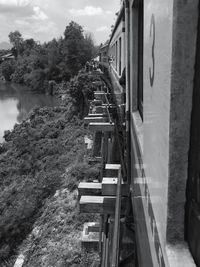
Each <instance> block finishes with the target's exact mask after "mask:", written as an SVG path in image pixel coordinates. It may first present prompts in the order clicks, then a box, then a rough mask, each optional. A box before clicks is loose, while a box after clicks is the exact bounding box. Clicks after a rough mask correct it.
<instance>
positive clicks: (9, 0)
mask: <svg viewBox="0 0 200 267" xmlns="http://www.w3.org/2000/svg"><path fill="white" fill-rule="evenodd" d="M31 2H32V0H0V4H1V5H7V6H21V7H22V6H27V5H29V4H30V3H31Z"/></svg>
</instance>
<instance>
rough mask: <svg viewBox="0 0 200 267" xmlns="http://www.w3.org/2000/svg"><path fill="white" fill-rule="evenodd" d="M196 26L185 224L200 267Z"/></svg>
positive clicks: (199, 92) (199, 43) (199, 87)
mask: <svg viewBox="0 0 200 267" xmlns="http://www.w3.org/2000/svg"><path fill="white" fill-rule="evenodd" d="M198 24H199V25H198V33H197V49H196V64H195V77H194V89H193V103H192V116H191V133H190V150H189V165H188V181H187V190H186V213H185V214H186V216H185V222H186V239H187V241H188V243H189V247H190V251H191V253H192V255H193V258H194V260H195V262H196V264H197V266H200V16H199V23H198Z"/></svg>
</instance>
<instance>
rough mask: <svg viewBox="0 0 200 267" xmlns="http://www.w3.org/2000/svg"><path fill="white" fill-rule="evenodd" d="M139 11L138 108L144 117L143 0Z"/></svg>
mask: <svg viewBox="0 0 200 267" xmlns="http://www.w3.org/2000/svg"><path fill="white" fill-rule="evenodd" d="M138 11H139V16H138V110H139V112H140V115H141V117H142V118H143V1H140V2H139V10H138Z"/></svg>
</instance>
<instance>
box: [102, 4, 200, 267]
mask: <svg viewBox="0 0 200 267" xmlns="http://www.w3.org/2000/svg"><path fill="white" fill-rule="evenodd" d="M199 17H200V14H199V1H198V0H168V1H163V0H145V1H144V0H125V1H121V9H120V12H119V14H118V17H117V21H116V24H115V26H114V28H113V31H112V34H111V38H110V41H109V44H108V52H107V55H108V62H109V64H108V62H107V66H108V68H109V73H110V77H111V80H112V84H113V90H114V92H115V93H116V95H119V94H123V93H124V90H125V96H126V98H125V99H124V98H119V97H117V98H116V99H117V101H118V103H117V104H118V105H120V104H123V102H124V104H125V105H126V132H127V139H126V147H127V154H128V157H127V159H128V179H129V182H130V191H131V198H132V206H133V212H134V219H135V225H136V241H137V242H136V243H137V255H138V265H139V266H144V267H151V266H162V267H163V266H174V267H175V266H176V267H177V266H181V267H182V266H187V267H190V266H191V267H192V266H200V230H199V229H200V220H199V218H200V211H199V210H200V178H199V177H200V175H199V173H200V172H199V169H200V160H199V159H200V146H199V144H200V110H199V109H200V93H199V88H200V80H199V79H200V78H199V64H200V22H199V21H200V20H199ZM123 70H124V71H125V74H126V75H125V77H126V83H125V84H126V85H125V89H124V87H123V86H121V85H120V82H119V81H120V78H121V77H122V74H123ZM119 99H121V100H119ZM120 101H121V103H120Z"/></svg>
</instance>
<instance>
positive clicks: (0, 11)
mask: <svg viewBox="0 0 200 267" xmlns="http://www.w3.org/2000/svg"><path fill="white" fill-rule="evenodd" d="M119 9H120V0H0V25H1V27H0V42H4V41H6V42H8V41H9V39H8V34H9V33H10V32H11V31H15V30H18V31H20V33H21V34H22V37H23V38H24V39H28V38H34V40H36V41H40V42H41V43H43V42H45V41H50V40H52V39H53V38H54V37H55V38H59V37H60V36H62V35H63V32H64V30H65V27H66V26H67V25H68V24H69V22H70V21H72V20H73V21H75V22H77V23H78V24H80V25H81V26H82V27H83V29H84V31H85V32H90V33H92V35H93V39H94V41H95V43H96V44H100V43H104V42H105V41H106V40H107V39H108V38H109V34H110V32H111V25H114V23H115V20H116V15H115V13H116V12H117V11H119Z"/></svg>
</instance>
